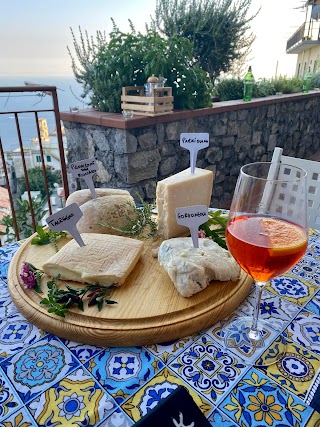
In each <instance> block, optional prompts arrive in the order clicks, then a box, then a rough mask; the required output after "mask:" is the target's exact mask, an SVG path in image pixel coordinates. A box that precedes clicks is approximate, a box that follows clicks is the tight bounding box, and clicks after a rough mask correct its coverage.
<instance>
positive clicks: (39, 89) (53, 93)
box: [0, 85, 69, 240]
mask: <svg viewBox="0 0 320 427" xmlns="http://www.w3.org/2000/svg"><path fill="white" fill-rule="evenodd" d="M18 93H20V94H22V93H29V94H34V95H36V94H40V95H41V96H43V95H44V94H45V95H49V96H50V97H51V99H52V108H45V109H41V108H31V109H27V110H23V109H14V110H13V111H0V115H9V116H10V117H11V118H14V122H15V130H16V138H17V142H18V145H19V148H18V149H17V150H16V153H15V154H18V156H19V157H21V162H22V169H23V178H24V180H25V188H26V192H27V197H28V202H29V206H30V216H31V223H32V228H33V231H36V226H37V224H36V218H35V211H34V201H33V198H32V194H31V191H32V188H31V186H30V182H29V177H28V168H27V162H26V155H25V147H24V143H23V138H22V133H21V124H20V116H21V115H22V114H25V113H28V114H30V115H31V116H33V117H34V121H35V126H36V132H37V140H38V143H39V154H40V158H41V162H40V163H41V169H42V175H43V180H44V188H45V194H46V201H47V204H48V211H49V214H50V215H51V214H52V206H51V200H50V188H49V184H48V179H47V173H46V167H47V166H48V165H47V164H46V160H45V151H44V147H43V141H42V136H41V131H40V126H39V113H51V114H53V116H54V124H55V128H56V137H57V142H58V150H59V157H60V169H61V178H62V187H63V191H64V197H65V199H66V198H67V197H68V195H69V188H68V177H67V169H66V161H65V150H64V144H63V138H62V131H61V121H60V113H59V103H58V97H57V88H56V87H55V86H42V85H41V86H40V85H31V86H13V87H0V95H1V94H2V96H3V94H8V97H10V95H11V94H18ZM5 132H6V129H3V128H2V129H1V128H0V156H1V161H2V168H3V174H4V178H5V187H6V188H7V190H8V196H9V201H10V206H11V215H12V226H13V229H14V233H15V237H16V239H17V240H19V239H20V237H21V233H20V231H19V228H20V230H21V227H19V225H20V224H18V219H17V215H16V206H15V202H14V192H13V191H12V188H11V184H10V179H9V173H8V165H7V161H6V152H5V150H4V148H3V143H2V142H3V140H2V136H3V135H4V134H5Z"/></svg>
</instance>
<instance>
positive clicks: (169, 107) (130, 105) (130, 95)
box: [121, 86, 173, 117]
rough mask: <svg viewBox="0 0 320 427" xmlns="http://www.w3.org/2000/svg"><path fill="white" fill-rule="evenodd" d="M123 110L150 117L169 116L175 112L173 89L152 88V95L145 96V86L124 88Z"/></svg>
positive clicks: (122, 97)
mask: <svg viewBox="0 0 320 427" xmlns="http://www.w3.org/2000/svg"><path fill="white" fill-rule="evenodd" d="M121 108H122V110H123V111H132V113H133V114H142V115H144V116H150V117H154V116H160V115H163V114H169V113H171V112H172V111H173V96H172V88H171V87H156V88H152V95H151V96H144V87H143V86H125V87H123V88H122V96H121Z"/></svg>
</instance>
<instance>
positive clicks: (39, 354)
mask: <svg viewBox="0 0 320 427" xmlns="http://www.w3.org/2000/svg"><path fill="white" fill-rule="evenodd" d="M78 365H79V362H78V361H77V360H76V359H75V358H74V357H73V356H72V353H70V352H68V351H66V350H65V349H64V347H63V346H62V344H61V342H60V341H59V340H58V339H57V338H55V337H54V336H52V335H47V336H46V337H44V338H43V339H41V340H40V341H38V342H36V343H34V344H32V345H30V346H29V347H27V348H25V349H23V350H22V351H20V352H18V353H16V354H15V355H13V356H11V357H10V358H8V359H6V360H5V361H3V362H2V363H1V368H2V369H3V370H4V371H5V373H6V375H7V376H8V378H9V379H10V380H11V382H12V383H13V385H14V387H15V389H16V390H17V393H18V395H19V396H20V397H21V399H22V400H23V401H24V402H28V401H29V400H31V399H33V398H34V397H35V396H36V395H37V394H39V393H41V392H42V391H43V390H44V389H46V388H48V387H50V386H51V385H52V384H54V383H55V382H56V381H57V380H59V379H60V378H62V377H63V376H64V375H66V374H68V373H69V372H70V371H71V370H73V369H74V368H76V367H77V366H78Z"/></svg>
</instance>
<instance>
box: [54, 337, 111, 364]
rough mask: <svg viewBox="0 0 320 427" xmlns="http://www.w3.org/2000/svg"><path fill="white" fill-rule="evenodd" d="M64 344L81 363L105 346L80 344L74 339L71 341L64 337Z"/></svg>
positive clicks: (62, 339)
mask: <svg viewBox="0 0 320 427" xmlns="http://www.w3.org/2000/svg"><path fill="white" fill-rule="evenodd" d="M60 340H61V341H62V342H63V344H64V345H65V346H66V347H68V349H69V350H70V351H71V352H72V353H73V354H74V355H75V356H76V358H77V359H78V360H80V362H81V363H85V362H87V361H88V360H89V359H91V358H92V357H93V356H95V355H96V354H98V353H100V351H102V350H104V349H105V347H96V346H94V345H89V344H80V343H77V342H74V341H69V340H66V339H64V338H60Z"/></svg>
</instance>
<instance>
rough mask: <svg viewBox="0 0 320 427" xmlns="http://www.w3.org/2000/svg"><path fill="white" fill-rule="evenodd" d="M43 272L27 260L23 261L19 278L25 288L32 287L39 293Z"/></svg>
mask: <svg viewBox="0 0 320 427" xmlns="http://www.w3.org/2000/svg"><path fill="white" fill-rule="evenodd" d="M43 274H44V273H43V271H42V270H39V269H38V268H36V267H35V266H34V265H32V264H30V263H29V262H24V263H23V264H22V268H21V271H20V280H21V282H22V284H23V285H24V286H25V287H26V288H27V289H34V290H35V291H36V292H38V293H40V294H41V293H42V291H41V277H42V276H43Z"/></svg>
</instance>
